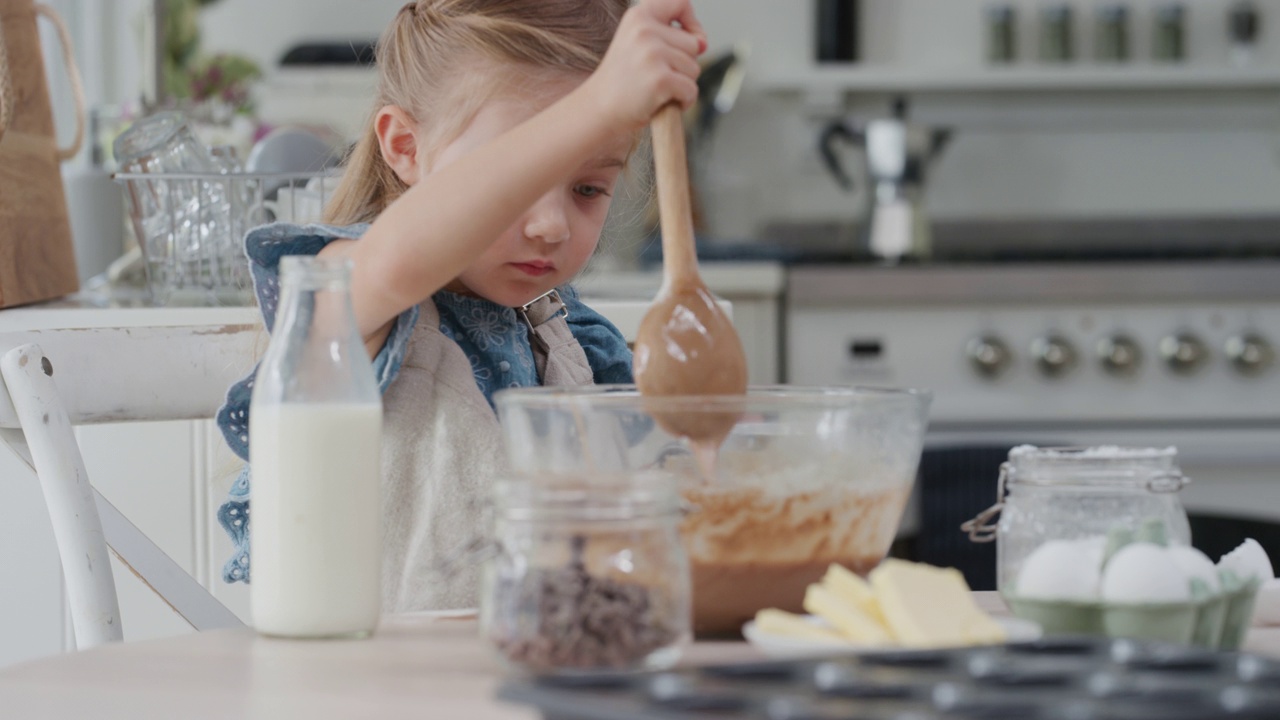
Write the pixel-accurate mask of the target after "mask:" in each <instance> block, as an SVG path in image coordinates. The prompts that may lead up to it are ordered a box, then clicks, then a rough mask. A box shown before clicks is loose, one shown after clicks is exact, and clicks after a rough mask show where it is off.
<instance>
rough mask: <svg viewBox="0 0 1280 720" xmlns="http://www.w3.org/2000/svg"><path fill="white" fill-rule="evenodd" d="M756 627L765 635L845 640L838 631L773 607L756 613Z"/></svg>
mask: <svg viewBox="0 0 1280 720" xmlns="http://www.w3.org/2000/svg"><path fill="white" fill-rule="evenodd" d="M756 629H757V630H759V631H760V632H762V633H765V634H767V635H779V636H782V637H790V638H798V639H801V640H818V641H821V642H834V643H844V642H847V641H846V640H845V639H844V638H843V637H842V636H840V635H839V634H838V633H835V632H833V631H831V630H828V629H827V628H824V627H821V626H819V625H814V624H813V623H811V622H809V621H808V620H806V619H804V618H803V617H801V616H799V615H795V614H793V613H789V612H787V611H785V610H775V609H773V608H769V609H767V610H761V611H760V612H758V613H756Z"/></svg>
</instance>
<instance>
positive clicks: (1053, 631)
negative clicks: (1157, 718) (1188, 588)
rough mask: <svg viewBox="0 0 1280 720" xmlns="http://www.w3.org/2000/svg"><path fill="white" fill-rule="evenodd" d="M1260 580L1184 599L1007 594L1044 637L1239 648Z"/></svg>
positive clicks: (1016, 611)
mask: <svg viewBox="0 0 1280 720" xmlns="http://www.w3.org/2000/svg"><path fill="white" fill-rule="evenodd" d="M1261 585H1262V583H1261V582H1260V581H1258V580H1256V579H1254V580H1250V581H1249V582H1247V583H1242V584H1240V585H1239V587H1238V588H1237V589H1235V590H1233V591H1229V592H1225V593H1222V594H1219V595H1217V596H1214V597H1207V598H1203V599H1201V600H1198V601H1192V602H1186V603H1120V602H1101V601H1093V602H1090V601H1080V600H1042V599H1039V598H1025V597H1019V596H1018V594H1017V588H1011V589H1010V590H1009V591H1008V592H1005V593H1003V596H1004V599H1005V602H1006V603H1007V604H1008V605H1009V609H1010V610H1012V611H1013V614H1014V615H1017V616H1018V617H1021V618H1025V619H1027V620H1032V621H1034V622H1037V623H1039V624H1040V626H1041V627H1042V628H1043V629H1044V632H1045V634H1046V635H1103V636H1107V637H1116V638H1139V639H1145V640H1159V641H1164V642H1171V643H1178V644H1182V645H1199V646H1201V647H1206V648H1219V649H1222V650H1235V649H1237V648H1239V647H1240V645H1241V644H1242V643H1243V642H1244V636H1245V633H1247V632H1248V630H1249V625H1250V620H1251V618H1252V617H1253V607H1254V603H1255V601H1256V599H1257V596H1258V589H1259V588H1260V587H1261Z"/></svg>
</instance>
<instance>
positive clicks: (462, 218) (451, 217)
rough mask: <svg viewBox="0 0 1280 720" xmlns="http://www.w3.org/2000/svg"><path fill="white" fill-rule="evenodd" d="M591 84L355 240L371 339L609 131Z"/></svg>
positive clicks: (441, 177)
mask: <svg viewBox="0 0 1280 720" xmlns="http://www.w3.org/2000/svg"><path fill="white" fill-rule="evenodd" d="M595 102H597V101H596V100H595V98H594V97H593V95H592V93H591V92H590V91H589V88H588V87H587V85H584V86H579V88H577V89H575V90H574V91H572V92H570V93H569V94H568V95H566V96H565V97H564V98H563V99H561V100H560V101H558V102H556V103H555V104H553V105H551V106H550V107H549V108H547V110H545V111H544V112H541V113H538V114H537V115H535V116H534V117H532V118H530V119H529V120H528V121H527V122H524V123H521V124H520V125H518V126H516V127H515V128H512V129H511V130H510V131H508V132H506V133H504V134H502V135H500V136H499V137H497V138H495V139H494V140H492V141H491V142H488V143H486V144H484V145H482V146H480V147H477V148H476V149H474V150H473V151H471V152H469V153H467V154H466V155H465V156H463V157H460V158H458V159H457V160H455V161H453V162H451V163H449V164H448V165H446V166H444V167H442V168H440V169H439V170H438V171H436V172H433V173H431V174H430V175H427V176H425V177H422V178H420V179H419V181H418V182H417V183H416V184H414V185H413V186H412V187H410V188H409V189H408V190H407V191H406V192H405V194H404V195H402V196H401V197H400V198H399V199H398V200H396V201H395V202H394V203H392V204H391V205H390V206H389V207H388V208H387V209H386V210H385V211H383V213H382V214H381V215H380V216H379V217H378V219H377V220H376V221H375V222H374V224H373V226H372V227H370V228H369V230H368V232H367V233H366V234H365V235H364V237H363V238H361V240H360V242H358V243H353V244H352V245H351V246H350V247H349V248H348V250H349V254H350V257H351V258H352V259H353V260H354V261H355V273H354V277H353V278H352V293H353V296H354V300H355V306H356V308H355V309H356V316H357V322H358V323H359V326H360V330H361V334H362V335H363V336H364V337H366V338H368V337H370V335H372V334H373V333H375V332H376V331H377V330H378V329H379V328H382V327H384V326H385V325H386V324H387V323H388V322H389V321H391V320H392V319H393V318H395V317H396V316H397V315H399V314H400V313H402V312H404V311H405V310H407V309H408V308H410V307H413V306H414V305H417V304H418V303H420V302H422V301H423V300H425V299H427V298H428V297H430V296H431V295H433V294H434V293H436V292H437V291H438V290H440V289H441V288H442V287H444V286H445V285H447V284H448V283H449V282H450V281H452V280H453V279H454V278H455V277H457V276H458V275H459V274H461V273H462V271H463V270H465V269H466V268H467V266H469V265H470V264H471V263H472V262H474V261H475V259H476V258H477V257H479V256H480V255H481V254H482V253H483V252H484V251H485V250H486V249H487V248H488V246H489V245H490V244H491V243H492V242H493V241H494V240H496V239H497V238H498V237H499V236H500V235H501V234H502V232H503V231H505V230H506V229H507V228H508V227H510V225H511V224H512V223H513V222H515V221H516V220H517V219H518V218H519V217H520V215H521V214H522V213H524V212H525V211H526V210H527V209H528V208H529V207H530V206H531V205H532V204H533V203H534V202H536V201H537V199H538V198H539V197H541V196H542V195H543V194H545V193H546V192H547V189H548V188H549V187H551V186H553V185H555V184H556V183H559V182H564V181H565V180H566V179H567V178H568V177H569V175H570V174H571V173H572V172H574V171H575V170H576V169H577V168H578V167H579V166H580V165H581V164H582V163H583V162H584V161H585V160H587V159H588V158H589V157H590V153H591V152H593V151H594V150H595V149H596V148H598V147H600V145H601V143H602V141H604V140H605V139H606V138H607V137H608V135H609V133H610V132H611V131H612V130H613V128H610V127H608V124H607V123H606V122H605V121H603V120H602V118H604V117H606V115H605V114H604V113H601V112H600V108H597V107H593V106H592V104H593V103H595Z"/></svg>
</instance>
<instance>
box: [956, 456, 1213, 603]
mask: <svg viewBox="0 0 1280 720" xmlns="http://www.w3.org/2000/svg"><path fill="white" fill-rule="evenodd" d="M1177 454H1178V451H1177V450H1176V449H1174V448H1171V447H1169V448H1120V447H1096V448H1037V447H1032V446H1029V445H1024V446H1021V447H1016V448H1014V449H1012V450H1010V451H1009V460H1008V461H1007V462H1005V463H1004V464H1003V465H1001V466H1000V482H999V486H998V489H997V491H996V504H995V505H993V506H991V507H990V508H988V509H987V510H985V511H983V512H982V513H981V514H979V515H978V517H976V518H974V519H973V520H970V521H969V522H967V523H965V524H964V525H963V526H962V527H963V529H964V530H965V531H967V532H968V533H969V538H970V539H971V540H973V541H974V542H990V541H992V540H995V541H996V574H997V580H996V582H997V589H999V590H1000V591H1001V592H1003V591H1004V590H1005V589H1006V588H1007V587H1010V586H1012V585H1013V583H1014V582H1015V581H1016V579H1017V577H1018V572H1019V571H1020V570H1021V569H1022V563H1023V561H1024V560H1025V559H1026V557H1027V556H1028V555H1030V554H1031V552H1032V551H1033V550H1035V549H1036V548H1037V547H1039V546H1040V545H1042V544H1043V543H1045V542H1047V541H1049V540H1076V539H1081V538H1086V537H1095V536H1102V537H1106V536H1107V535H1108V534H1109V533H1111V532H1112V531H1113V530H1114V529H1117V528H1123V529H1128V530H1130V531H1135V532H1136V531H1138V530H1139V529H1140V528H1141V527H1142V526H1143V525H1147V524H1150V523H1152V522H1153V521H1158V522H1159V523H1161V524H1163V527H1164V530H1165V532H1166V533H1167V540H1168V542H1170V543H1172V544H1180V545H1189V544H1190V543H1191V527H1190V524H1189V522H1188V520H1187V512H1186V510H1184V509H1183V507H1182V503H1181V502H1179V500H1178V494H1177V493H1178V491H1179V490H1181V489H1182V487H1183V486H1184V485H1186V484H1187V483H1188V482H1189V480H1188V479H1187V478H1186V477H1185V476H1183V474H1182V471H1181V470H1180V469H1179V468H1178V466H1177V464H1176V463H1175V460H1176V459H1177ZM1006 493H1007V494H1006ZM997 515H999V523H998V524H997V525H991V524H990V523H991V522H993V521H994V520H995V518H996V516H997Z"/></svg>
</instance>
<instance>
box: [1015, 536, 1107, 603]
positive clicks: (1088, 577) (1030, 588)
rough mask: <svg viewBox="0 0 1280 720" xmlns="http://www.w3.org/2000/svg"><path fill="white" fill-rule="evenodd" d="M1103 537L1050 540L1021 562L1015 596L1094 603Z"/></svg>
mask: <svg viewBox="0 0 1280 720" xmlns="http://www.w3.org/2000/svg"><path fill="white" fill-rule="evenodd" d="M1105 543H1106V540H1105V539H1104V538H1086V539H1084V540H1050V541H1049V542H1046V543H1045V544H1043V545H1041V546H1040V547H1038V548H1036V549H1035V550H1033V551H1032V552H1031V554H1030V555H1028V556H1027V558H1026V560H1023V561H1022V569H1021V570H1020V571H1019V572H1018V585H1017V593H1018V595H1019V596H1020V597H1025V598H1034V599H1037V600H1096V599H1097V598H1098V583H1099V580H1100V576H1101V573H1102V552H1103V549H1104V545H1105Z"/></svg>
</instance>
